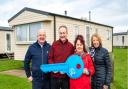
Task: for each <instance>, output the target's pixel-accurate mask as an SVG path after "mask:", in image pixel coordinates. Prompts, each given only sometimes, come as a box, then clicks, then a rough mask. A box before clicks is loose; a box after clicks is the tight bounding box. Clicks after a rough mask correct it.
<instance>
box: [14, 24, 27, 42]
mask: <svg viewBox="0 0 128 89" xmlns="http://www.w3.org/2000/svg"><path fill="white" fill-rule="evenodd" d="M27 29H28V25H20V26H17V27H16V37H17V41H27Z"/></svg>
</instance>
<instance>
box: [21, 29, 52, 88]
mask: <svg viewBox="0 0 128 89" xmlns="http://www.w3.org/2000/svg"><path fill="white" fill-rule="evenodd" d="M49 49H50V45H49V44H48V43H47V42H46V33H45V31H44V30H42V29H41V30H39V31H38V33H37V42H35V43H33V44H32V45H30V46H29V48H28V50H27V53H26V55H25V59H24V69H25V72H26V76H27V78H28V80H29V81H32V89H50V88H49V86H50V85H49V83H50V81H49V79H50V78H49V74H45V73H43V72H42V71H41V69H40V65H41V64H47V62H48V60H47V59H48V52H49ZM30 63H31V66H32V67H30ZM31 71H32V73H31Z"/></svg>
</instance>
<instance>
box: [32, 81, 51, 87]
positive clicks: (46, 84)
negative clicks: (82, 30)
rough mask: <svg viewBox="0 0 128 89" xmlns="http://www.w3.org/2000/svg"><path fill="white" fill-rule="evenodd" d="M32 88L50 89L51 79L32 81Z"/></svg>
mask: <svg viewBox="0 0 128 89" xmlns="http://www.w3.org/2000/svg"><path fill="white" fill-rule="evenodd" d="M32 89H50V79H45V80H42V81H36V80H33V81H32Z"/></svg>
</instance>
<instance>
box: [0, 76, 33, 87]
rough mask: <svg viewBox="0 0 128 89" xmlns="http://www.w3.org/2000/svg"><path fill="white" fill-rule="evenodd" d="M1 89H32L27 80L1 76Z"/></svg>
mask: <svg viewBox="0 0 128 89" xmlns="http://www.w3.org/2000/svg"><path fill="white" fill-rule="evenodd" d="M0 89H31V83H30V82H28V81H27V79H26V78H20V77H16V76H11V75H4V74H0Z"/></svg>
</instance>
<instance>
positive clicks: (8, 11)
mask: <svg viewBox="0 0 128 89" xmlns="http://www.w3.org/2000/svg"><path fill="white" fill-rule="evenodd" d="M24 7H30V8H34V9H39V10H43V11H48V12H52V13H57V14H64V11H65V10H67V12H68V16H71V17H76V18H81V17H86V18H87V19H88V18H89V14H88V12H89V11H91V20H92V21H94V22H97V23H102V24H106V25H110V26H113V27H114V33H115V32H124V31H127V30H128V0H0V26H9V24H8V19H10V18H11V17H12V16H14V15H15V14H16V13H17V12H19V11H20V10H21V9H23V8H24Z"/></svg>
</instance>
